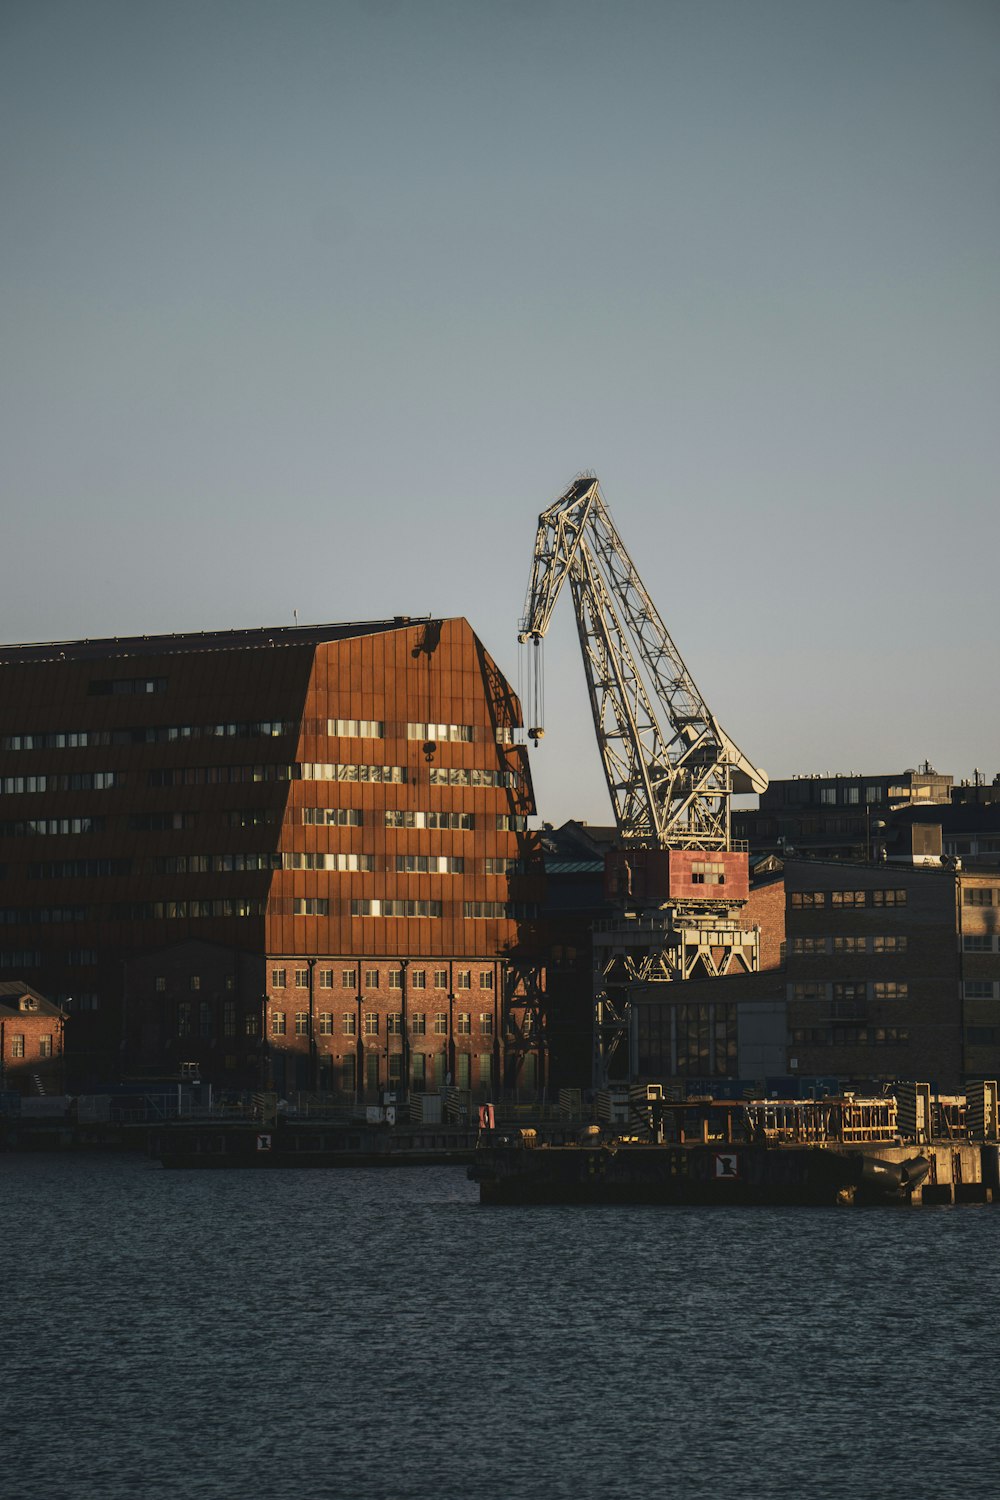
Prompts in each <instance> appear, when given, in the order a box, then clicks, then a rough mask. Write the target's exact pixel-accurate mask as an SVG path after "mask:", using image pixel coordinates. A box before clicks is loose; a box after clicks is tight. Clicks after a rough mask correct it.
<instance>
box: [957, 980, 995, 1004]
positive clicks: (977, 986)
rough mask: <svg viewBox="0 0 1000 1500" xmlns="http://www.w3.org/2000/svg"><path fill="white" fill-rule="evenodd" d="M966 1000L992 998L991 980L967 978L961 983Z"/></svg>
mask: <svg viewBox="0 0 1000 1500" xmlns="http://www.w3.org/2000/svg"><path fill="white" fill-rule="evenodd" d="M962 994H963V996H964V998H965V999H966V1000H992V999H993V981H992V980H990V979H967V980H966V981H965V983H964V984H963V985H962Z"/></svg>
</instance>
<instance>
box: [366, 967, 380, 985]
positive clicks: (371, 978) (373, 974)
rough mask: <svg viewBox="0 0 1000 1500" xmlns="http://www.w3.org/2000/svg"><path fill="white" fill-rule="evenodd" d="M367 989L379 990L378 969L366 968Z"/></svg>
mask: <svg viewBox="0 0 1000 1500" xmlns="http://www.w3.org/2000/svg"><path fill="white" fill-rule="evenodd" d="M365 989H366V990H377V989H378V969H366V970H365Z"/></svg>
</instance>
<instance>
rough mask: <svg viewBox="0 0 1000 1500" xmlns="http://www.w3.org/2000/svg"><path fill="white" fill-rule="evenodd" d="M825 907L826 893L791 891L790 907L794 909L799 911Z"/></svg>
mask: <svg viewBox="0 0 1000 1500" xmlns="http://www.w3.org/2000/svg"><path fill="white" fill-rule="evenodd" d="M825 905H826V892H825V891H793V892H792V906H793V907H794V908H796V909H800V908H801V909H805V908H806V907H814V906H825Z"/></svg>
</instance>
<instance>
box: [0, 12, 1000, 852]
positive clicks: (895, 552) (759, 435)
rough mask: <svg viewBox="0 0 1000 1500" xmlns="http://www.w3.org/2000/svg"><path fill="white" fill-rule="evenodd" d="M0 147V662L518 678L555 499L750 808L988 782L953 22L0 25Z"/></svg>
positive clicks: (993, 323)
mask: <svg viewBox="0 0 1000 1500" xmlns="http://www.w3.org/2000/svg"><path fill="white" fill-rule="evenodd" d="M0 140H2V142H3V151H2V157H0V161H2V194H3V196H2V204H3V212H2V215H0V340H2V350H3V357H2V372H0V379H2V389H0V483H2V503H3V516H4V525H3V547H2V549H0V616H2V618H0V638H2V639H4V640H7V641H13V640H31V639H53V638H62V637H76V636H88V635H105V634H129V633H141V632H145V631H150V632H151V631H162V630H168V631H171V630H176V631H184V630H198V629H209V628H216V627H226V626H247V625H257V624H286V623H287V624H290V623H291V622H292V618H293V610H297V611H298V618H299V620H300V621H301V622H303V623H305V622H311V621H326V620H338V619H345V618H353V619H357V618H369V617H375V616H384V615H391V614H397V613H412V614H425V613H433V614H446V615H448V614H465V615H467V616H468V618H469V619H470V620H471V621H472V623H473V625H474V627H475V628H476V629H477V630H478V632H479V634H480V635H481V636H482V637H483V639H484V641H485V642H486V644H487V646H488V647H489V648H490V649H491V650H492V652H493V653H494V655H495V656H496V657H497V659H498V660H499V662H500V664H501V666H502V667H504V668H505V670H506V671H507V672H508V674H509V675H510V676H511V677H512V678H513V680H514V681H515V682H516V680H517V650H518V648H517V646H516V628H517V620H518V616H519V614H520V609H521V605H522V601H523V597H524V590H525V586H526V583H527V579H528V572H529V566H530V554H531V544H532V541H533V537H534V529H535V523H536V518H537V515H538V512H539V511H540V510H541V509H542V508H543V507H544V506H546V505H548V504H549V503H550V502H551V501H552V500H553V499H555V498H556V497H557V496H558V494H559V493H560V492H561V491H562V490H563V488H564V487H565V486H566V485H567V484H568V483H569V481H570V479H571V478H572V477H573V475H574V474H575V473H576V472H577V471H578V470H581V469H585V468H590V469H594V470H595V471H596V472H597V473H598V475H599V476H600V478H601V482H602V487H603V489H604V493H605V496H606V498H607V500H608V503H609V505H610V507H611V509H612V512H613V514H614V516H615V519H616V522H617V523H618V526H619V528H620V530H621V532H622V535H623V536H624V538H625V540H626V542H627V543H628V545H629V546H630V548H631V549H632V550H633V552H634V554H635V556H636V558H637V560H638V562H639V565H640V568H641V570H642V572H643V575H644V577H645V580H646V582H647V584H648V586H649V589H650V592H651V593H652V594H653V596H654V598H655V599H656V601H657V603H658V604H659V606H660V609H661V612H662V613H663V615H664V617H665V619H666V621H667V624H668V627H669V628H670V630H671V631H672V633H673V635H674V637H675V639H676V641H677V643H678V646H679V647H680V649H681V651H682V653H683V654H684V656H685V658H686V660H687V663H688V665H689V667H690V669H691V671H692V673H693V675H694V677H695V679H696V681H697V682H698V683H699V685H700V687H701V688H702V690H703V692H704V693H705V695H706V697H707V698H708V700H709V702H710V703H711V705H712V707H713V708H714V709H715V711H716V713H717V714H718V715H719V717H720V719H721V720H722V722H723V724H724V726H725V727H726V729H727V730H728V732H729V733H730V734H731V735H732V736H733V738H734V739H735V740H736V741H737V743H738V744H740V745H741V746H742V748H743V749H744V750H745V751H746V753H747V754H748V755H749V756H750V757H751V759H753V760H755V761H756V762H757V763H758V764H760V765H762V766H764V767H765V768H766V769H767V770H768V771H769V772H770V773H771V774H772V775H775V776H781V775H790V774H792V773H793V772H807V771H821V770H827V769H829V770H838V769H839V770H854V769H859V770H860V769H864V770H868V771H881V770H896V769H901V768H903V767H905V766H912V765H915V764H917V762H918V761H922V760H923V759H924V758H929V759H930V760H931V761H932V762H933V763H934V764H936V765H937V767H938V769H940V770H945V771H951V772H953V773H954V774H955V775H956V776H963V775H969V774H971V772H972V769H973V767H974V766H976V765H979V766H981V767H982V768H983V769H984V770H985V771H986V772H987V773H988V774H989V775H990V776H992V775H993V774H994V773H995V772H996V771H998V770H1000V694H998V690H997V687H998V685H997V677H998V670H997V651H996V646H997V635H998V625H997V571H998V557H1000V553H998V541H1000V535H998V533H1000V506H998V504H997V493H996V491H997V475H998V472H1000V462H998V460H1000V452H998V450H1000V399H998V398H1000V277H998V247H1000V209H998V182H1000V5H998V4H997V3H996V0H655V3H654V0H648V3H647V0H617V3H616V4H614V5H609V4H607V3H591V0H573V3H571V0H496V3H492V0H410V3H406V0H370V3H367V4H365V3H361V0H322V3H321V0H169V3H164V0H2V4H0ZM559 615H560V616H561V618H558V619H557V622H556V624H555V625H554V627H553V631H552V634H551V637H550V641H549V645H548V648H547V656H546V670H547V681H548V702H547V714H546V718H547V728H548V733H547V735H546V738H545V741H544V743H543V745H542V747H541V748H540V749H539V750H538V752H537V753H533V755H532V763H533V767H534V770H535V777H536V788H537V791H538V795H539V803H540V811H541V813H542V814H543V816H545V817H546V818H549V819H551V820H553V821H556V822H558V821H561V820H562V819H563V818H565V817H568V816H574V815H575V816H581V817H588V818H590V819H591V820H594V821H597V820H605V819H606V818H607V817H608V813H609V805H608V802H607V798H606V794H605V792H604V787H603V781H602V779H601V775H600V770H599V765H598V761H597V757H596V751H595V749H594V742H593V733H592V730H591V727H590V721H589V715H588V711H587V705H586V694H585V689H584V683H583V674H582V669H581V667H580V664H579V661H578V651H577V645H576V637H575V630H574V627H573V623H572V619H571V611H570V603H569V599H568V598H567V599H566V600H565V601H563V605H562V607H561V609H560V611H559Z"/></svg>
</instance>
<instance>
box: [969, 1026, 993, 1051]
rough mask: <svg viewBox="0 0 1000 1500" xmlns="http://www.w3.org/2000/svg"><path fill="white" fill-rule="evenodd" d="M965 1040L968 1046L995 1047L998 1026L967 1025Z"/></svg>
mask: <svg viewBox="0 0 1000 1500" xmlns="http://www.w3.org/2000/svg"><path fill="white" fill-rule="evenodd" d="M965 1040H966V1044H967V1045H968V1046H969V1047H995V1046H996V1045H997V1043H998V1041H1000V1026H967V1027H966V1030H965Z"/></svg>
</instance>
